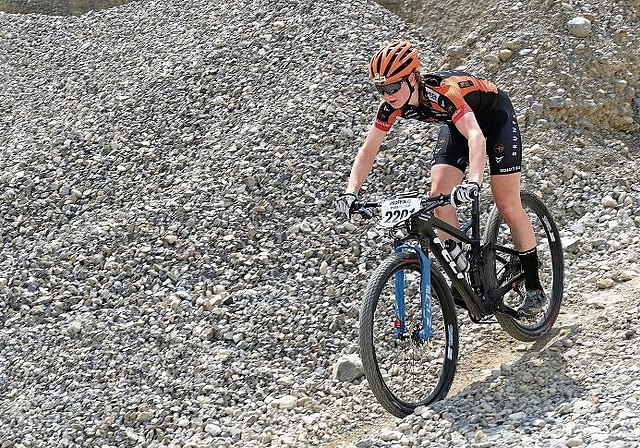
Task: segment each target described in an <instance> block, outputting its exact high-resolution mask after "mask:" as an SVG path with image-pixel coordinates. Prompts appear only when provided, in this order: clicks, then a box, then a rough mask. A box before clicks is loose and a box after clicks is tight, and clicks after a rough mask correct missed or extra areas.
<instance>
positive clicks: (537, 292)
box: [518, 289, 547, 316]
mask: <svg viewBox="0 0 640 448" xmlns="http://www.w3.org/2000/svg"><path fill="white" fill-rule="evenodd" d="M546 303H547V296H546V295H545V294H544V291H543V290H542V289H532V290H530V291H527V292H526V294H525V295H524V302H523V303H522V305H520V308H519V309H518V312H520V314H522V315H524V316H535V315H536V314H538V313H540V312H541V311H542V310H543V309H544V305H545V304H546Z"/></svg>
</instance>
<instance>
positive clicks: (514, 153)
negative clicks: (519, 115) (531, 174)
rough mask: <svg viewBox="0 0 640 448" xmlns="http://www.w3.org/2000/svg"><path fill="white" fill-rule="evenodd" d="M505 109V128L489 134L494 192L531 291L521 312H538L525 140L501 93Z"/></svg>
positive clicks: (539, 292) (539, 297)
mask: <svg viewBox="0 0 640 448" xmlns="http://www.w3.org/2000/svg"><path fill="white" fill-rule="evenodd" d="M499 106H500V107H501V109H502V110H501V111H499V112H496V113H495V114H494V116H499V115H502V114H504V115H502V116H503V117H504V118H505V120H504V122H503V125H502V126H501V127H499V128H498V127H496V128H494V129H491V131H493V132H489V133H487V134H488V135H487V156H488V158H489V165H490V173H491V191H492V193H493V198H494V201H495V203H496V206H497V207H498V211H499V212H500V214H501V215H502V216H503V218H504V220H505V221H506V222H507V224H508V226H509V228H510V229H511V235H512V238H513V242H514V245H515V247H516V249H517V250H518V251H519V252H520V261H521V263H522V267H523V270H524V275H525V287H526V290H527V293H526V296H525V301H524V304H523V306H522V307H521V311H522V312H523V313H525V314H535V313H537V312H539V311H540V310H541V309H542V306H543V302H544V300H545V297H544V292H543V291H542V286H541V285H540V277H539V274H538V255H537V250H536V238H535V234H534V232H533V226H532V225H531V221H529V217H528V216H527V214H526V213H525V211H524V209H523V207H522V202H521V200H520V169H521V163H522V141H521V137H520V130H519V128H518V123H517V121H516V117H515V112H514V110H513V106H512V105H511V101H510V100H509V99H508V97H507V96H506V95H504V94H502V95H501V97H500V101H499Z"/></svg>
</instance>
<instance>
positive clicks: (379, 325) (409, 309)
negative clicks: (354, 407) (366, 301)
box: [372, 267, 448, 408]
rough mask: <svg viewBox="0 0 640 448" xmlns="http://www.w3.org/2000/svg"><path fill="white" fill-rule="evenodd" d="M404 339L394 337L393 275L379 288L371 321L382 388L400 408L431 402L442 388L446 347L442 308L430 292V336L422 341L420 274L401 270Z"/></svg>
mask: <svg viewBox="0 0 640 448" xmlns="http://www.w3.org/2000/svg"><path fill="white" fill-rule="evenodd" d="M402 270H403V272H404V278H405V306H406V330H407V331H406V337H404V338H402V339H397V338H395V337H394V334H395V325H394V324H395V320H396V311H395V292H394V290H395V288H394V277H393V275H392V276H390V277H389V278H388V280H387V281H386V282H385V284H384V285H383V287H382V291H381V294H380V299H379V302H378V304H377V307H376V310H375V313H374V318H373V327H372V329H373V335H372V342H373V349H374V352H375V358H376V362H377V367H378V372H379V375H380V377H381V379H382V383H383V384H384V387H386V389H387V391H388V392H389V393H390V394H392V395H393V396H394V397H396V399H397V400H398V401H399V402H400V403H401V404H402V405H403V406H406V407H409V408H414V407H416V406H418V405H421V404H426V403H430V402H431V401H433V400H434V399H435V398H436V397H438V395H439V394H440V392H441V389H442V387H443V377H444V374H443V370H444V362H445V355H446V353H447V346H448V334H447V331H446V329H445V322H444V317H443V314H442V308H441V306H440V302H439V300H438V297H437V294H436V292H435V291H434V290H432V291H433V292H432V294H433V298H432V328H433V337H431V338H430V339H429V340H427V341H421V340H420V338H419V337H418V336H417V334H418V332H419V330H420V329H421V328H422V324H421V309H420V286H419V285H420V272H419V270H418V268H417V267H413V268H412V269H407V268H404V269H402Z"/></svg>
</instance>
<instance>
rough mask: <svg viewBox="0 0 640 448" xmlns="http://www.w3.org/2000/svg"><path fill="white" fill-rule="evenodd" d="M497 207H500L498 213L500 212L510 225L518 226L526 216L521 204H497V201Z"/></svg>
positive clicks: (510, 202)
mask: <svg viewBox="0 0 640 448" xmlns="http://www.w3.org/2000/svg"><path fill="white" fill-rule="evenodd" d="M496 207H498V211H499V212H500V214H501V215H502V217H503V218H504V220H505V221H506V222H507V223H509V224H511V223H514V224H516V223H518V222H519V221H520V220H521V219H522V217H523V216H525V213H524V210H523V208H522V205H521V204H520V202H513V201H504V202H497V201H496Z"/></svg>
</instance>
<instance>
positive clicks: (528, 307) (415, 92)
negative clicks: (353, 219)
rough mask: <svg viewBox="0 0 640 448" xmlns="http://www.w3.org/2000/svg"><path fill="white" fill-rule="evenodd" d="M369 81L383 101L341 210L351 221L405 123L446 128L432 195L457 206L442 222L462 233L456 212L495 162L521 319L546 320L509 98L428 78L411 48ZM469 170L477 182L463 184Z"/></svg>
mask: <svg viewBox="0 0 640 448" xmlns="http://www.w3.org/2000/svg"><path fill="white" fill-rule="evenodd" d="M369 78H370V79H371V80H372V81H373V83H374V85H375V87H376V89H377V91H378V92H379V93H380V94H381V95H382V101H381V103H380V105H379V107H378V112H377V115H376V117H375V120H374V121H373V123H372V125H371V127H370V129H369V132H368V134H367V137H366V139H365V141H364V143H363V144H362V146H361V148H360V150H359V151H358V154H357V155H356V158H355V160H354V162H353V166H352V168H351V174H350V176H349V181H348V184H347V187H346V190H345V193H344V194H342V195H341V196H340V197H339V198H338V199H337V200H336V208H337V209H338V210H339V211H340V212H342V213H344V214H346V216H347V218H349V217H350V216H351V210H352V205H353V202H354V201H355V199H356V198H357V196H358V192H359V191H360V188H361V187H362V184H363V183H364V181H365V179H366V177H367V176H368V174H369V172H370V171H371V168H372V166H373V162H374V160H375V157H376V155H377V154H378V151H379V149H380V145H381V144H382V142H383V141H384V139H385V137H386V135H387V133H388V132H389V130H390V129H391V126H392V125H393V123H394V122H395V120H396V119H397V118H399V117H402V118H407V119H416V120H420V121H425V122H442V123H444V124H443V125H442V127H441V128H440V133H439V136H438V141H437V143H436V146H435V150H434V156H433V163H432V166H431V194H432V195H437V194H441V193H442V194H449V193H451V203H452V205H450V206H446V207H440V208H439V209H438V210H437V211H436V215H437V216H438V217H439V218H440V219H443V220H444V221H446V222H448V223H450V224H452V225H457V226H459V223H458V216H457V213H456V209H455V206H458V205H460V204H462V203H465V202H469V201H471V199H472V198H473V197H474V195H475V194H477V193H478V192H479V190H480V187H481V185H482V181H483V174H484V169H485V164H486V158H487V157H488V158H489V167H490V179H491V192H492V194H493V198H494V201H495V203H496V205H497V207H498V210H499V211H500V213H501V214H502V216H503V217H504V219H505V221H506V222H507V224H508V225H509V227H510V229H511V234H512V235H513V240H514V243H515V244H516V247H517V249H518V251H519V257H520V260H521V262H522V266H523V270H524V274H525V287H526V294H525V299H524V302H523V303H522V305H521V306H520V309H519V311H520V312H521V313H523V314H525V315H530V316H531V315H535V314H537V313H539V312H540V311H541V310H542V308H543V306H544V304H545V301H546V297H545V294H544V291H543V290H542V286H541V284H540V278H539V274H538V253H537V249H536V238H535V235H534V232H533V227H532V225H531V222H530V221H529V218H528V217H527V215H526V213H525V212H524V209H523V208H522V203H521V202H520V176H521V174H520V170H521V161H522V141H521V137H520V130H519V128H518V123H517V121H516V116H515V112H514V109H513V105H512V103H511V100H510V99H509V97H508V96H507V94H506V93H504V92H503V91H501V90H500V89H498V88H497V87H496V86H495V85H494V84H493V83H491V82H490V81H488V80H485V79H482V78H479V77H476V76H473V75H470V74H468V73H465V72H462V71H439V72H432V73H426V74H421V72H420V59H419V57H418V51H417V50H416V48H415V47H413V46H412V45H411V43H409V42H407V41H395V42H391V43H390V44H388V45H386V46H385V47H383V48H382V49H381V50H379V51H378V52H377V53H375V54H374V55H373V57H372V58H371V60H370V62H369ZM467 164H468V165H469V174H468V176H467V181H466V182H463V178H464V173H465V170H466V168H467Z"/></svg>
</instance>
